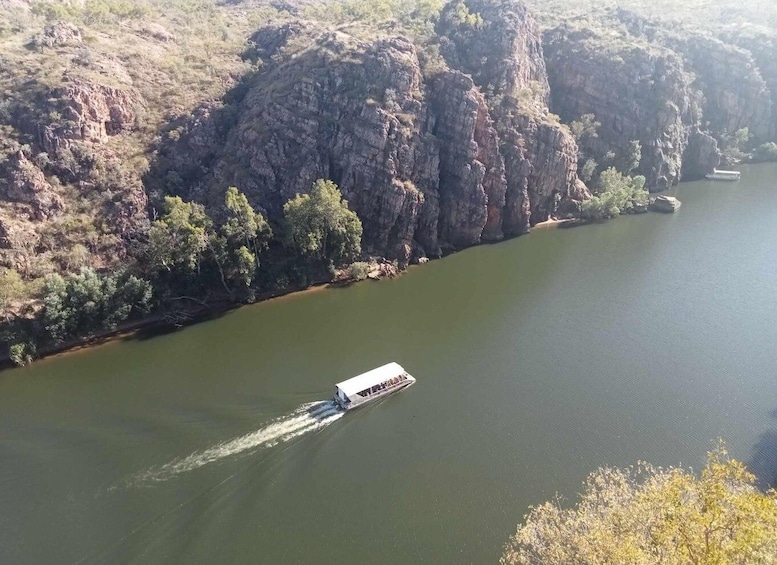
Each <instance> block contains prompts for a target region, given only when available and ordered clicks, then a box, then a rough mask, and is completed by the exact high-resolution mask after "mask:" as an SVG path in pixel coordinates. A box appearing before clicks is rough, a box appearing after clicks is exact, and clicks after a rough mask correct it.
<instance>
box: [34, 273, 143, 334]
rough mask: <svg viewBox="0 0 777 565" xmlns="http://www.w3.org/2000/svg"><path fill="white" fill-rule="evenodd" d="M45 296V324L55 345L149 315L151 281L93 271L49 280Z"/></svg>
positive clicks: (44, 291)
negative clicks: (139, 314) (137, 315)
mask: <svg viewBox="0 0 777 565" xmlns="http://www.w3.org/2000/svg"><path fill="white" fill-rule="evenodd" d="M43 294H44V296H43V312H42V317H41V320H42V323H43V327H44V328H45V329H46V332H47V333H48V334H49V337H50V338H51V339H52V340H53V341H54V342H55V343H59V342H62V341H64V340H65V339H67V338H70V337H77V336H83V335H87V334H89V333H92V332H93V331H95V330H97V329H104V330H111V329H114V328H115V327H116V325H117V324H119V323H121V322H123V321H124V320H126V319H128V318H129V317H130V315H132V314H133V313H146V312H147V311H148V309H149V307H150V304H151V284H150V283H149V282H148V281H146V280H143V279H139V278H137V277H135V276H133V275H126V274H123V273H119V274H100V273H97V272H96V271H95V270H94V269H91V268H89V267H82V268H81V270H80V271H79V272H78V273H75V274H71V275H68V276H67V277H63V276H62V275H59V274H56V273H55V274H52V275H49V276H47V277H46V279H45V281H44V290H43Z"/></svg>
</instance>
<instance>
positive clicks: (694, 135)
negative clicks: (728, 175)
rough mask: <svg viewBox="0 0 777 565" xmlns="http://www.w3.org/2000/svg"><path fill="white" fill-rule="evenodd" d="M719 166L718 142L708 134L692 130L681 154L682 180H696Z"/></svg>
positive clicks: (695, 129) (697, 129)
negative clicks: (686, 145)
mask: <svg viewBox="0 0 777 565" xmlns="http://www.w3.org/2000/svg"><path fill="white" fill-rule="evenodd" d="M718 165H720V151H718V142H717V141H716V140H715V138H714V137H712V136H711V135H710V134H708V133H705V132H703V131H701V130H700V129H699V128H694V129H693V130H692V131H691V134H690V136H689V137H688V147H686V148H685V153H684V154H683V170H682V173H683V174H682V178H683V180H696V179H702V178H704V175H706V174H707V173H709V172H711V171H713V170H715V168H716V167H717V166H718Z"/></svg>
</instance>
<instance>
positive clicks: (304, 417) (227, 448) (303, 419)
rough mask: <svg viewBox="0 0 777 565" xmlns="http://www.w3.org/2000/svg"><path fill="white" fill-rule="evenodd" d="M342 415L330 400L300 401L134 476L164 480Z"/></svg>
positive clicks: (315, 427)
mask: <svg viewBox="0 0 777 565" xmlns="http://www.w3.org/2000/svg"><path fill="white" fill-rule="evenodd" d="M344 414H345V412H344V411H343V410H342V409H340V407H339V406H337V404H335V403H334V402H333V401H331V400H330V401H324V402H311V403H309V404H303V405H302V406H300V407H299V408H297V409H296V410H294V412H292V413H291V414H288V415H286V416H283V417H281V418H278V419H276V420H274V421H273V422H272V423H270V424H268V425H267V426H265V427H263V428H260V429H258V430H256V431H255V432H251V433H250V434H246V435H244V436H241V437H238V438H235V439H233V440H230V441H227V442H224V443H220V444H218V445H215V446H213V447H210V448H208V449H206V450H205V451H199V452H195V453H192V454H191V455H188V456H187V457H184V458H182V459H176V460H175V461H171V462H170V463H167V464H165V465H162V466H161V467H157V468H153V469H149V470H148V471H146V472H144V473H141V474H140V475H138V476H137V479H138V480H139V481H141V482H146V481H163V480H165V479H168V478H170V477H172V476H174V475H177V474H179V473H184V472H186V471H193V470H195V469H199V468H200V467H204V466H205V465H208V464H210V463H214V462H216V461H219V460H221V459H225V458H227V457H232V456H235V455H238V454H240V453H243V452H245V451H248V450H252V449H259V448H263V447H272V446H274V445H278V444H279V443H283V442H286V441H289V440H291V439H294V438H296V437H299V436H301V435H304V434H307V433H309V432H312V431H315V430H320V429H323V428H325V427H326V426H328V425H329V424H331V423H332V422H334V421H336V420H339V419H340V418H342V417H343V415H344Z"/></svg>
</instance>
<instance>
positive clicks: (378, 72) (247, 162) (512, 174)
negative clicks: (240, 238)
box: [162, 0, 588, 265]
mask: <svg viewBox="0 0 777 565" xmlns="http://www.w3.org/2000/svg"><path fill="white" fill-rule="evenodd" d="M462 13H463V14H464V16H462ZM468 14H477V20H474V19H471V20H468V19H467V17H466V16H467V15H468ZM357 31H358V30H357ZM437 36H438V40H439V47H440V52H441V53H442V54H443V57H444V60H438V61H436V64H437V67H436V68H434V69H430V68H429V65H428V64H427V65H426V68H425V66H424V64H423V63H422V61H423V59H424V55H425V54H424V53H421V52H419V47H418V46H417V45H415V44H414V43H413V42H411V41H410V40H409V39H408V38H406V37H404V36H401V35H397V36H390V35H389V36H384V37H377V38H370V39H363V38H360V37H359V34H358V33H354V32H352V31H350V30H348V29H343V30H340V31H327V30H325V28H323V27H322V26H318V25H316V24H314V23H312V22H306V21H293V22H290V23H284V24H282V25H278V26H268V27H266V28H263V29H260V30H259V31H257V32H256V33H255V34H254V35H253V36H252V38H251V47H250V49H249V50H248V51H247V53H246V56H247V57H250V58H252V59H253V60H254V61H255V63H256V64H257V65H258V66H259V69H258V71H257V72H256V73H255V74H253V75H252V76H251V77H249V78H248V79H247V81H246V82H245V84H244V85H242V88H243V89H244V90H245V94H244V96H242V98H241V99H240V101H239V102H238V103H237V104H236V105H235V106H234V108H233V109H232V115H233V116H234V123H233V124H231V125H230V126H229V127H227V128H223V127H221V126H215V125H214V124H213V123H212V122H213V119H215V120H218V119H219V115H220V114H218V113H211V114H209V116H210V117H212V119H210V120H203V119H202V115H201V114H198V115H197V117H196V118H195V120H194V121H193V122H194V123H190V124H187V125H186V126H185V128H184V129H185V133H184V135H183V136H182V137H181V138H180V140H179V142H178V143H176V144H175V145H174V146H172V147H168V148H164V149H163V152H162V153H163V155H164V156H165V160H164V164H165V167H168V166H169V165H170V164H179V165H181V164H183V166H179V167H178V170H177V176H179V177H180V178H183V179H185V182H184V184H185V185H187V186H193V185H195V186H197V188H195V189H194V190H193V191H189V192H188V193H187V194H186V195H185V196H188V197H196V198H203V199H204V200H205V201H206V202H210V203H212V204H215V203H216V202H218V198H219V197H220V196H219V195H221V194H223V191H224V189H225V188H226V187H227V186H229V185H235V186H238V187H240V189H241V190H243V191H244V192H245V193H246V194H247V196H248V197H249V199H250V200H251V202H252V204H254V205H255V206H258V207H261V208H262V209H263V210H265V211H266V212H267V214H268V215H269V217H270V218H278V217H280V214H281V212H282V207H283V204H284V203H285V202H286V201H288V200H289V199H290V198H292V197H294V195H296V194H298V193H305V192H307V191H308V190H309V189H310V187H311V186H312V184H313V182H314V181H315V180H316V179H318V178H328V179H332V180H333V181H334V182H336V183H337V184H338V186H339V187H340V189H341V191H342V192H343V194H344V195H345V197H346V198H347V199H348V201H349V204H350V206H351V207H352V208H353V209H354V210H355V211H356V212H357V214H358V215H359V217H360V218H361V220H362V222H363V224H364V236H363V248H364V250H365V251H366V252H368V253H371V254H379V255H384V256H387V257H389V258H391V259H397V260H398V261H399V262H400V264H403V265H404V264H407V263H408V262H410V261H411V260H413V259H418V258H420V257H423V256H438V255H440V254H441V253H443V252H444V251H445V250H452V249H456V248H461V247H466V246H469V245H474V244H477V243H480V242H481V241H497V240H500V239H502V238H503V237H505V236H514V235H519V234H522V233H525V232H526V231H528V229H529V227H530V226H531V225H533V224H535V223H537V222H539V221H543V220H546V219H547V218H548V217H549V216H550V215H554V214H558V213H564V212H566V213H574V211H575V210H576V207H577V206H579V203H580V202H581V201H582V200H583V199H585V198H586V197H587V196H588V192H587V189H586V188H585V186H584V185H583V184H582V183H581V182H580V181H579V180H578V179H577V175H576V170H577V147H576V145H575V142H574V140H573V139H572V137H571V135H570V134H569V132H568V130H567V128H566V127H564V126H562V125H561V124H559V123H558V122H553V121H551V120H550V119H549V116H548V108H547V98H548V80H547V73H546V70H545V62H544V58H543V52H542V43H541V34H540V31H539V28H538V27H537V24H536V23H535V21H534V20H533V18H532V17H531V15H530V14H529V13H528V12H527V10H526V8H525V6H523V5H522V4H520V3H518V2H513V1H502V2H487V1H485V0H470V1H469V2H468V3H466V4H465V3H464V2H454V3H452V4H449V5H448V6H447V7H446V8H445V9H444V11H443V13H442V15H441V17H440V19H439V22H438V24H437ZM217 130H224V131H223V134H221V135H222V137H221V138H220V141H219V140H217V139H212V140H211V141H209V142H207V143H204V145H205V146H211V147H213V146H218V145H222V147H223V149H222V150H221V151H220V152H218V154H214V155H210V161H209V162H208V164H207V166H206V169H207V170H208V172H209V173H208V175H207V177H206V178H205V179H204V180H203V178H202V176H201V175H200V173H201V171H202V169H201V168H200V165H201V164H202V163H201V161H202V160H201V158H199V157H200V155H199V152H198V151H197V146H198V145H203V143H202V142H201V140H202V137H203V136H209V135H212V134H213V133H215V132H216V131H217ZM198 140H199V141H198ZM191 155H194V156H197V157H198V158H197V159H196V161H197V162H196V163H194V162H191V160H189V159H187V156H191ZM198 177H199V178H198ZM165 189H166V191H168V192H169V191H170V190H171V187H169V186H168V187H165ZM172 190H173V191H174V190H175V187H172Z"/></svg>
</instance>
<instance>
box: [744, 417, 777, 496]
mask: <svg viewBox="0 0 777 565" xmlns="http://www.w3.org/2000/svg"><path fill="white" fill-rule="evenodd" d="M771 416H772V417H773V418H775V419H776V420H777V410H774V411H773V412H772V413H771ZM747 467H748V469H749V470H750V472H751V473H753V474H754V475H755V476H756V479H757V480H758V483H759V485H760V486H762V487H767V488H768V487H771V488H777V428H775V429H771V430H768V431H766V432H764V433H763V434H761V437H760V438H759V439H758V443H756V444H755V446H754V447H753V454H752V455H751V456H750V461H749V462H748V465H747Z"/></svg>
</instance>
